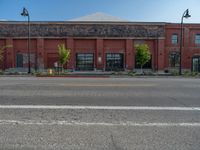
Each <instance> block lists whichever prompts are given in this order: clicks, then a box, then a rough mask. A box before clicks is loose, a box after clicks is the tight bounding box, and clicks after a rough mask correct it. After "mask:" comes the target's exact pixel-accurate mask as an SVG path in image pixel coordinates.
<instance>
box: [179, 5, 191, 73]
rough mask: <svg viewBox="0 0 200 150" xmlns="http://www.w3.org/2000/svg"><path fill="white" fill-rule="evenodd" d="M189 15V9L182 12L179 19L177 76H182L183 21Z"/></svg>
mask: <svg viewBox="0 0 200 150" xmlns="http://www.w3.org/2000/svg"><path fill="white" fill-rule="evenodd" d="M189 17H191V15H190V14H189V9H187V10H186V11H184V13H183V15H182V17H181V37H180V65H179V75H181V74H182V71H181V70H182V45H183V43H182V42H183V19H184V18H189Z"/></svg>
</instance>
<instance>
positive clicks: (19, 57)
mask: <svg viewBox="0 0 200 150" xmlns="http://www.w3.org/2000/svg"><path fill="white" fill-rule="evenodd" d="M16 67H17V68H22V67H23V55H22V54H17V55H16Z"/></svg>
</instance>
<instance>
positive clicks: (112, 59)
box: [106, 53, 124, 71]
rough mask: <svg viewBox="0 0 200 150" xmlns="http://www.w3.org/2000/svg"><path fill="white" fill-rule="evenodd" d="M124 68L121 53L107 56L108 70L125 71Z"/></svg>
mask: <svg viewBox="0 0 200 150" xmlns="http://www.w3.org/2000/svg"><path fill="white" fill-rule="evenodd" d="M123 67H124V59H123V54H120V53H110V54H106V70H108V71H112V70H113V71H120V70H123Z"/></svg>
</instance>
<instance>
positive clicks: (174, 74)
mask: <svg viewBox="0 0 200 150" xmlns="http://www.w3.org/2000/svg"><path fill="white" fill-rule="evenodd" d="M170 73H171V75H173V76H178V75H179V72H178V70H171V71H170Z"/></svg>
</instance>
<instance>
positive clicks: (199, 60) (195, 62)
mask: <svg viewBox="0 0 200 150" xmlns="http://www.w3.org/2000/svg"><path fill="white" fill-rule="evenodd" d="M192 71H194V72H200V56H195V57H193V58H192Z"/></svg>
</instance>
